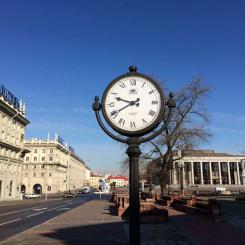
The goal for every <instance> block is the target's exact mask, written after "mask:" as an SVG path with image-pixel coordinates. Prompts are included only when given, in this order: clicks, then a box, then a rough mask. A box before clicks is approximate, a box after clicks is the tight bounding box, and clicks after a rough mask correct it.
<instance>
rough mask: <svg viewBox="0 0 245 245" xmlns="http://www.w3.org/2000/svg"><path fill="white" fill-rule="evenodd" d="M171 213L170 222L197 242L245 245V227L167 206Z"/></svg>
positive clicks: (208, 244) (210, 244)
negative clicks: (215, 220) (214, 220)
mask: <svg viewBox="0 0 245 245" xmlns="http://www.w3.org/2000/svg"><path fill="white" fill-rule="evenodd" d="M165 208H166V209H167V210H168V213H169V224H170V225H173V226H174V227H176V228H177V229H178V230H179V231H181V232H184V233H185V234H187V235H188V236H189V237H192V239H193V240H194V241H195V243H197V244H207V245H212V244H224V245H244V244H245V238H244V234H245V229H244V228H242V227H238V226H234V225H231V224H228V223H226V222H213V221H211V220H209V219H208V218H206V217H203V216H201V215H196V216H195V215H190V214H186V213H183V212H180V211H177V210H174V209H173V208H171V207H165Z"/></svg>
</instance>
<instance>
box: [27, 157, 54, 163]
mask: <svg viewBox="0 0 245 245" xmlns="http://www.w3.org/2000/svg"><path fill="white" fill-rule="evenodd" d="M41 160H42V161H43V162H44V161H45V160H46V158H45V157H42V158H41ZM48 160H49V162H52V161H53V157H49V158H48ZM26 161H27V162H29V161H30V157H26ZM33 161H34V162H36V161H37V157H34V158H33Z"/></svg>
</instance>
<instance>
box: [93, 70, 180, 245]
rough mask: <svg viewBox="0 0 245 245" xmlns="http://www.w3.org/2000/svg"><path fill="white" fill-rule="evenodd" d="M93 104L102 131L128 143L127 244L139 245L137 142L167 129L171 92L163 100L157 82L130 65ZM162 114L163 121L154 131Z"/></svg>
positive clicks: (145, 140) (172, 101)
mask: <svg viewBox="0 0 245 245" xmlns="http://www.w3.org/2000/svg"><path fill="white" fill-rule="evenodd" d="M92 107H93V110H94V111H95V115H96V119H97V121H98V123H99V125H100V127H101V128H102V130H103V131H104V132H105V133H106V134H107V135H108V136H110V137H111V138H113V139H114V140H116V141H119V142H121V143H124V144H127V145H128V148H127V151H126V153H127V155H128V156H129V185H130V186H129V242H130V245H140V201H139V156H140V154H141V151H140V148H139V145H140V144H142V143H145V142H148V141H150V140H152V139H154V138H155V137H157V136H158V135H160V134H161V133H162V132H163V130H164V129H166V128H167V126H168V124H169V122H170V119H171V117H172V113H173V109H174V107H175V101H174V95H173V93H170V94H169V99H168V101H167V102H165V97H164V96H163V92H162V89H161V88H160V86H159V85H158V83H157V82H156V81H154V80H153V79H152V78H151V77H149V76H147V75H144V74H141V73H138V72H137V67H135V66H130V67H129V73H126V74H123V75H121V76H119V77H117V78H115V79H114V80H113V81H112V82H111V83H110V84H109V85H108V87H107V88H106V90H105V92H104V94H103V97H102V103H100V101H99V97H98V96H96V97H95V100H94V103H93V106H92ZM166 107H168V109H167V108H166ZM101 109H102V112H103V116H104V119H105V120H106V122H107V123H108V125H109V126H110V127H111V128H112V129H113V130H114V131H116V132H117V133H119V135H116V134H114V132H111V131H110V130H108V129H107V127H106V126H105V124H104V122H103V121H102V119H101V117H100V113H99V112H100V110H101ZM166 109H167V111H168V112H167V115H165V114H166V113H165V110H166ZM165 116H166V118H165V123H164V124H162V125H161V126H160V127H159V129H158V130H156V131H153V129H156V128H157V127H158V126H159V124H160V123H161V122H162V121H163V117H165ZM143 136H145V137H143Z"/></svg>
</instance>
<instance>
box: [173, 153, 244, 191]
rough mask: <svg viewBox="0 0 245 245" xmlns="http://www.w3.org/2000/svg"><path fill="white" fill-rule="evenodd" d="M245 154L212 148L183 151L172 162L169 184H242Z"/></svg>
mask: <svg viewBox="0 0 245 245" xmlns="http://www.w3.org/2000/svg"><path fill="white" fill-rule="evenodd" d="M244 160H245V155H234V154H227V153H216V152H214V151H212V150H196V151H194V150H193V151H187V152H185V154H184V156H183V158H182V159H180V160H178V161H176V162H175V163H174V168H173V169H172V171H171V174H170V185H172V186H177V185H180V184H183V186H186V187H188V186H196V185H197V186H217V185H220V186H243V185H244V184H245V183H244Z"/></svg>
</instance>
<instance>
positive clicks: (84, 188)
mask: <svg viewBox="0 0 245 245" xmlns="http://www.w3.org/2000/svg"><path fill="white" fill-rule="evenodd" d="M89 192H90V187H83V189H82V193H83V194H86V193H89Z"/></svg>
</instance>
